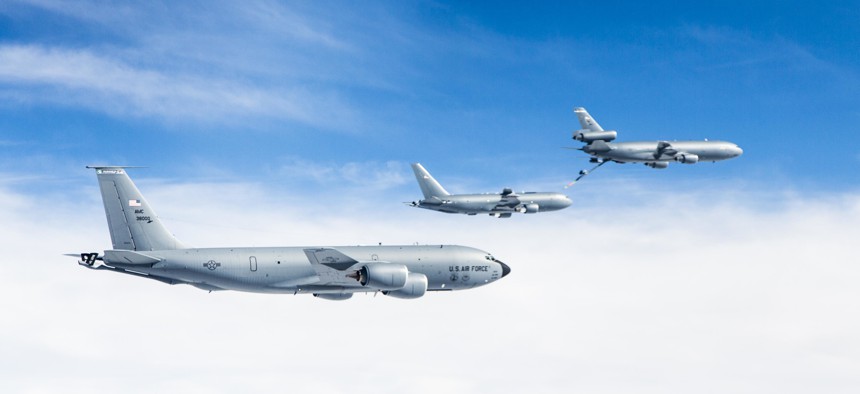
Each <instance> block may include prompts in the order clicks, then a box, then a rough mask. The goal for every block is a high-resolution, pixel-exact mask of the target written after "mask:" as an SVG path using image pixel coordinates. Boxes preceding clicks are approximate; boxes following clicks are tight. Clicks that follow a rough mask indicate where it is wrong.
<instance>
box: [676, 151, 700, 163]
mask: <svg viewBox="0 0 860 394" xmlns="http://www.w3.org/2000/svg"><path fill="white" fill-rule="evenodd" d="M675 161H677V162H680V163H684V164H696V163H698V162H699V155H696V154H693V153H686V152H681V153H678V154H677V155H675Z"/></svg>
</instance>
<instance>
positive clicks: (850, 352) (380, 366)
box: [0, 181, 860, 393]
mask: <svg viewBox="0 0 860 394" xmlns="http://www.w3.org/2000/svg"><path fill="white" fill-rule="evenodd" d="M139 184H141V185H142V187H141V188H142V189H143V191H144V193H145V194H146V195H147V197H148V199H149V200H150V202H151V203H153V204H154V206H155V207H157V208H158V211H159V213H161V214H162V215H164V216H171V217H178V218H182V219H183V221H172V222H171V221H168V225H169V226H170V227H171V229H172V230H173V231H174V232H175V233H176V234H177V235H178V236H179V238H180V239H183V240H184V241H188V242H189V243H190V244H194V245H199V246H206V245H314V244H317V245H319V244H326V245H337V244H357V243H362V244H370V243H376V242H378V241H382V242H385V243H407V244H408V243H412V242H414V241H418V242H427V243H437V242H444V243H455V244H465V245H470V246H475V247H478V248H482V249H486V250H488V251H490V252H492V253H493V254H495V255H496V256H497V257H498V258H500V259H502V260H504V261H505V262H507V263H508V264H509V265H510V266H511V267H512V270H513V271H512V274H511V275H510V276H509V277H506V278H504V279H503V280H502V281H499V282H498V283H494V284H491V285H490V286H487V287H483V288H480V289H475V290H470V291H463V292H456V293H435V294H430V295H428V296H426V297H424V298H422V299H419V300H414V301H404V300H395V299H389V298H386V297H384V296H379V297H375V298H374V297H373V296H358V297H355V298H354V299H352V300H350V301H347V302H326V301H321V300H317V299H314V298H312V297H301V296H295V297H294V296H274V295H255V294H245V293H236V292H222V293H212V294H207V293H205V292H202V291H199V290H196V289H193V288H189V287H182V286H175V287H171V286H167V285H163V284H160V283H157V282H150V281H146V280H141V279H138V278H131V277H124V276H120V275H111V274H110V273H102V272H91V271H87V270H85V269H83V268H80V267H77V266H76V265H75V264H74V262H73V261H72V259H65V258H63V257H61V256H59V254H61V253H67V252H77V251H88V250H100V249H101V248H103V247H104V246H106V245H107V244H108V242H109V239H108V236H107V233H106V231H105V223H104V217H103V211H102V209H101V205H100V202H99V201H98V196H97V187H96V185H95V181H93V182H92V183H91V184H88V185H81V187H80V188H77V189H76V190H75V191H74V192H72V193H57V194H54V195H52V194H48V195H40V196H35V195H24V194H21V193H19V192H15V191H14V190H10V189H9V188H8V187H4V188H0V220H2V221H3V223H4V226H3V227H2V229H0V240H2V241H0V242H2V250H4V252H5V253H4V269H5V271H4V275H2V276H0V308H2V309H3V310H4V312H5V314H6V316H8V319H6V321H5V323H4V324H3V326H2V327H3V328H2V331H3V332H2V333H3V335H2V339H0V351H2V353H3V354H4V355H14V356H7V357H3V358H2V361H0V371H3V372H2V374H3V376H2V377H3V387H4V390H3V391H9V392H21V391H28V392H41V391H45V392H56V391H64V392H69V391H71V392H75V391H80V392H84V391H86V392H117V391H122V392H152V391H157V390H158V391H161V390H167V391H185V390H190V391H199V392H204V391H205V392H208V393H222V392H223V393H229V392H240V391H241V392H247V391H248V390H249V389H251V390H254V389H257V390H271V389H272V388H283V387H287V386H288V387H289V388H290V389H292V390H297V391H310V390H313V391H314V392H344V391H347V390H348V391H350V392H358V393H363V392H367V393H370V392H373V393H378V392H404V391H410V392H439V391H445V392H454V393H457V392H475V391H493V392H524V391H528V392H572V391H573V392H577V391H583V392H594V393H620V392H623V393H630V392H636V393H652V392H653V393H658V392H659V393H665V392H691V391H697V390H700V389H701V388H702V387H708V388H709V390H711V391H716V392H740V393H744V392H748V393H760V392H762V391H768V392H781V393H793V392H797V393H800V392H810V391H813V390H821V389H822V388H826V390H827V391H828V392H833V393H840V392H844V393H848V392H852V391H853V388H855V387H857V385H858V383H860V378H858V377H857V376H858V375H857V373H856V371H857V367H858V365H860V340H858V339H857V336H856V332H857V331H858V329H860V318H858V317H857V316H856V313H854V311H856V310H857V309H858V307H860V290H858V287H857V286H856V283H857V282H858V280H860V268H858V267H857V265H856V261H855V260H856V256H855V255H856V253H854V249H853V242H855V241H856V239H858V236H860V229H858V227H857V226H856V223H858V222H860V196H858V195H856V194H846V195H832V196H823V197H821V196H820V197H817V198H814V199H812V198H809V199H807V198H794V197H785V194H780V193H755V192H752V193H750V192H745V191H743V190H739V191H733V193H726V194H721V193H709V192H698V191H691V192H688V193H684V194H683V195H681V196H678V195H676V196H673V197H671V198H667V197H666V196H662V197H661V196H660V195H659V194H655V195H654V196H652V197H657V198H652V199H650V202H649V203H648V204H645V205H646V206H636V207H635V208H633V207H630V208H628V207H626V206H625V205H624V204H618V203H617V202H615V203H608V204H607V205H606V206H602V207H589V208H588V209H587V210H586V209H583V208H581V207H578V206H574V207H571V208H569V209H568V210H566V211H562V212H557V213H549V214H539V215H535V216H517V217H515V218H512V219H509V220H498V219H491V218H489V217H466V216H457V215H442V214H437V213H433V212H427V211H421V210H415V209H409V208H406V207H401V206H399V203H398V202H396V201H394V202H391V201H364V200H362V199H348V197H344V200H345V201H346V200H349V203H350V204H351V208H352V210H351V212H350V213H349V214H348V215H343V214H342V213H340V212H331V210H330V207H328V206H327V203H320V204H318V205H317V204H309V205H308V207H307V208H308V209H295V207H293V206H291V205H290V202H292V201H294V197H293V196H292V195H290V193H287V194H286V195H285V194H283V193H280V192H278V191H275V190H273V189H272V188H271V187H269V186H267V185H258V186H249V185H224V184H220V185H219V184H212V185H190V186H189V185H183V184H173V185H165V184H160V183H151V182H139ZM294 194H296V195H300V194H301V193H300V191H296V192H294ZM763 198H764V199H767V200H768V201H770V202H771V203H772V204H771V206H772V207H771V208H769V209H765V210H762V209H760V203H761V200H762V199H763ZM679 202H682V203H680V204H679ZM389 205H390V206H391V209H388V208H387V207H388V206H389ZM213 222H214V223H215V224H219V225H218V226H210V225H209V224H211V223H213ZM48 373H49V374H50V379H46V378H45V377H46V374H48ZM142 377H145V378H142Z"/></svg>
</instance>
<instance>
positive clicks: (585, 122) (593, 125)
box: [573, 107, 603, 131]
mask: <svg viewBox="0 0 860 394" xmlns="http://www.w3.org/2000/svg"><path fill="white" fill-rule="evenodd" d="M573 113H575V114H576V117H577V118H579V125H580V126H582V128H583V129H585V130H590V131H603V128H602V127H600V125H599V124H597V121H596V120H594V118H592V117H591V115H589V114H588V111H586V110H585V108H582V107H576V108H574V109H573Z"/></svg>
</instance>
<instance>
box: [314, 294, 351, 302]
mask: <svg viewBox="0 0 860 394" xmlns="http://www.w3.org/2000/svg"><path fill="white" fill-rule="evenodd" d="M314 297H317V298H322V299H324V300H332V301H343V300H348V299H350V298H352V293H314Z"/></svg>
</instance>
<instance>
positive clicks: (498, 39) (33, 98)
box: [0, 0, 860, 394]
mask: <svg viewBox="0 0 860 394" xmlns="http://www.w3.org/2000/svg"><path fill="white" fill-rule="evenodd" d="M858 20H860V3H858V2H854V1H852V2H832V3H828V4H824V5H811V4H809V3H804V2H785V1H782V2H729V3H726V2H720V3H719V4H717V3H713V2H712V3H705V4H695V2H694V3H691V4H678V3H675V2H660V1H652V2H636V3H634V4H627V3H623V2H616V3H607V2H582V3H580V4H577V3H574V2H541V3H539V4H528V5H520V4H508V3H505V2H471V3H459V2H452V3H446V2H405V1H397V2H337V3H336V2H310V1H309V2H279V1H269V0H250V1H243V2H229V1H164V2H158V1H150V2H95V1H87V0H84V1H75V2H65V1H55V0H5V1H2V2H0V223H3V225H2V226H0V250H2V251H3V258H2V259H0V263H2V264H3V269H4V274H3V275H0V310H2V311H4V314H5V315H6V316H7V317H9V318H8V319H6V320H4V322H3V323H2V324H0V354H4V355H8V354H14V355H16V357H3V358H2V359H0V391H2V392H59V391H63V392H81V393H84V392H86V393H92V392H106V393H108V392H110V393H114V392H124V393H135V392H140V393H147V392H206V393H207V394H212V393H237V392H248V391H249V390H251V391H273V390H280V391H283V390H284V388H285V387H287V388H289V389H292V390H294V391H297V392H305V391H313V392H318V393H341V392H346V391H349V392H356V393H365V392H366V393H371V392H372V393H379V392H391V393H402V392H416V393H422V392H426V393H431V392H433V393H438V392H446V393H472V392H488V391H490V392H499V393H504V392H510V393H521V392H535V393H555V392H559V393H561V392H563V393H569V392H589V393H607V394H610V393H612V394H614V393H667V392H670V393H671V392H677V393H689V392H700V391H702V387H703V386H704V387H707V388H709V389H710V390H711V391H714V392H733V393H756V394H759V393H762V392H778V393H808V392H813V391H821V390H822V388H826V390H827V392H830V393H846V394H847V393H855V392H856V391H857V390H856V388H857V387H858V386H860V380H858V379H860V378H858V377H860V369H858V365H860V337H858V336H857V332H860V317H858V315H857V313H856V311H857V310H858V308H860V290H858V287H857V285H856V284H857V283H858V281H860V268H858V266H857V264H856V256H857V250H856V246H855V245H856V240H857V239H858V237H860V227H858V226H857V223H860V190H858V185H860V175H858V171H857V168H858V165H860V143H858V142H860V137H858V134H857V132H856V131H857V129H858V127H857V125H858V124H860V97H858V94H860V93H858V92H860V72H858V71H860V68H858V67H860V51H857V48H858V47H860V45H858V44H860V42H858V37H860V31H858V30H860V24H857V23H856V21H858ZM575 106H584V107H586V108H587V109H588V110H589V112H590V113H591V114H592V115H593V116H594V117H595V118H596V119H597V120H598V121H599V122H600V124H601V125H602V126H603V127H604V128H607V129H615V130H618V132H619V136H620V139H622V140H639V139H702V138H709V139H725V140H730V141H733V142H736V143H738V144H739V145H740V146H741V147H743V148H744V151H745V153H744V155H743V156H742V157H740V158H738V159H734V160H729V161H726V162H721V163H717V164H710V163H702V164H698V165H693V166H685V165H678V164H673V165H671V166H670V168H669V169H667V170H663V171H657V170H653V169H649V168H646V167H644V166H637V165H607V166H604V167H602V168H601V169H600V170H599V171H598V172H596V173H594V175H592V176H590V177H589V178H587V179H586V180H585V181H583V182H581V183H578V184H577V185H576V186H574V187H573V188H571V189H567V193H568V194H569V195H570V196H571V198H572V199H573V201H574V204H573V205H572V206H571V207H570V208H568V209H566V210H564V211H561V212H554V213H544V214H539V215H528V216H526V215H518V216H516V217H513V218H511V219H507V220H497V219H491V218H488V217H467V216H465V215H443V214H437V213H435V212H429V211H425V210H418V209H412V208H408V207H406V206H404V205H402V204H401V202H402V201H409V200H412V199H415V198H417V197H418V196H419V195H420V194H419V190H418V187H417V186H416V185H415V183H414V179H413V176H412V173H411V170H410V169H409V166H408V164H409V163H410V162H413V161H420V162H422V163H423V164H424V165H425V167H427V168H428V169H429V170H430V171H431V172H432V173H433V174H434V175H435V176H436V177H437V178H438V179H439V180H440V181H441V183H442V184H443V185H445V187H446V188H447V189H448V190H449V191H451V192H481V191H486V192H489V191H499V190H501V188H502V187H513V188H515V189H518V190H519V189H527V190H529V189H530V190H536V191H537V190H541V191H553V190H559V191H561V190H563V189H562V187H563V186H564V185H565V184H566V183H567V182H569V181H570V180H571V179H572V178H573V177H574V176H575V175H576V173H577V172H578V171H579V170H580V169H582V168H584V167H587V166H588V164H587V159H586V157H585V156H584V155H582V154H581V153H580V152H576V151H570V150H564V149H561V148H562V147H565V146H572V145H575V144H573V141H572V140H571V139H570V137H571V133H572V131H574V130H576V129H577V128H578V124H577V122H576V118H575V116H574V115H573V113H572V108H573V107H575ZM87 164H119V165H137V166H147V167H149V168H147V169H134V170H129V173H130V175H131V176H132V177H133V179H134V180H135V181H136V182H137V184H138V186H139V187H140V189H141V190H142V192H143V193H144V194H145V195H146V196H147V199H148V201H149V202H150V203H151V204H152V205H153V206H154V207H156V210H157V212H158V213H159V215H160V216H161V218H162V219H163V220H164V222H165V223H166V225H167V226H168V228H170V229H171V231H173V232H174V233H175V234H176V235H177V237H178V238H179V239H180V240H182V241H183V242H185V243H187V244H188V245H194V246H201V247H202V246H298V245H355V244H376V243H377V242H383V243H385V244H412V243H416V242H417V243H445V244H460V245H468V246H473V247H477V248H480V249H483V250H487V251H489V252H492V253H493V254H494V255H495V256H496V257H498V258H499V259H501V260H503V261H505V262H506V263H507V264H509V265H510V266H511V268H512V273H511V275H509V276H508V277H506V278H505V279H504V280H503V281H499V282H497V283H494V284H492V285H491V286H485V287H482V288H479V289H473V290H469V291H463V292H450V293H444V294H438V293H436V294H431V295H428V296H426V297H423V298H421V299H418V300H413V301H411V302H405V301H402V300H396V299H391V298H390V297H384V296H379V297H373V296H372V295H367V296H356V297H354V298H353V299H352V300H350V301H348V302H321V300H318V299H314V298H313V297H301V296H296V297H289V296H269V295H257V294H248V293H239V292H220V293H219V292H215V293H212V294H208V293H205V292H202V291H199V290H197V289H194V288H190V287H188V286H167V285H163V284H161V283H149V282H151V281H143V280H140V279H139V278H132V277H120V275H111V274H103V273H100V272H99V273H94V272H90V271H89V270H85V269H82V268H80V267H78V266H77V265H76V264H74V262H73V259H69V258H66V257H62V256H61V255H62V254H64V253H74V252H80V251H101V250H104V249H105V248H107V247H109V245H110V240H109V236H108V233H107V227H106V226H105V221H104V211H103V209H102V204H101V201H100V196H99V194H98V186H97V182H96V180H95V176H94V174H93V173H92V170H87V169H85V168H84V166H85V165H87ZM22 300H24V302H22ZM106 334H109V335H106ZM247 334H250V335H247ZM128 338H133V340H128ZM368 344H369V345H368ZM363 345H368V346H370V345H372V346H373V347H372V348H371V349H369V348H368V347H362V346H363ZM332 355H335V356H332ZM45 371H49V372H50V373H51V376H50V378H49V379H48V378H46V376H45ZM130 371H131V372H130ZM331 371H337V374H336V375H335V376H332V373H331ZM141 376H145V377H146V378H145V379H142V378H141ZM285 382H287V383H285Z"/></svg>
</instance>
